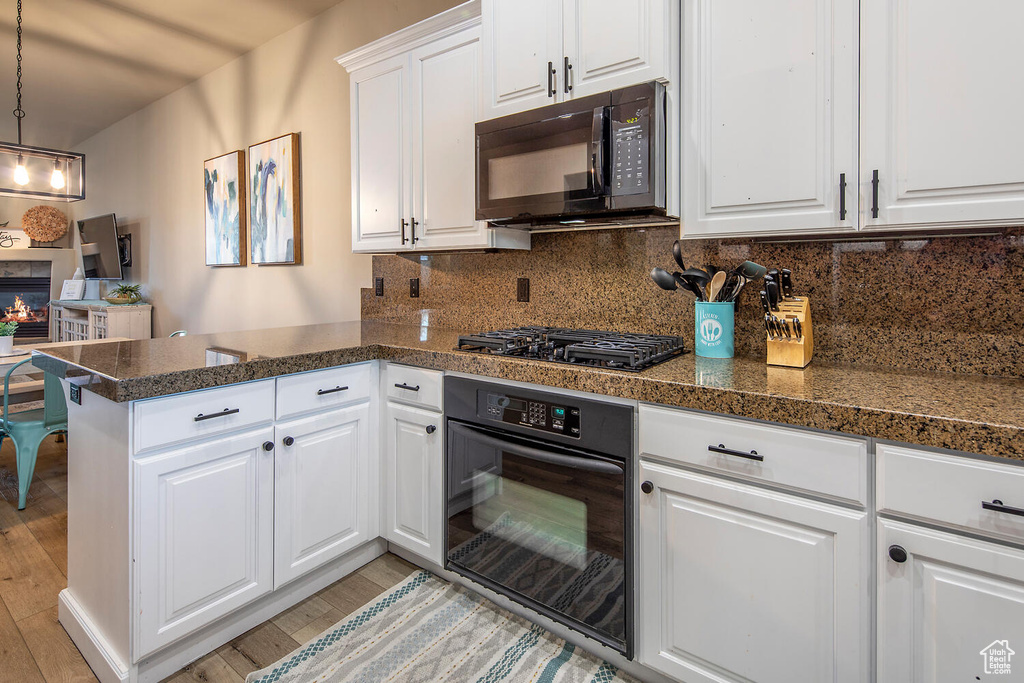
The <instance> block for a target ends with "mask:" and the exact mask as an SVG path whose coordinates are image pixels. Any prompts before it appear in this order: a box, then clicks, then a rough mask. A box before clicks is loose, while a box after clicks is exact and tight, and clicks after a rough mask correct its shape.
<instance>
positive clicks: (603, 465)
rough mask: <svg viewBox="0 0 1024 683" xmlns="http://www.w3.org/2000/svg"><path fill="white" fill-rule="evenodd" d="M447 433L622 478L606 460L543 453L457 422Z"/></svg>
mask: <svg viewBox="0 0 1024 683" xmlns="http://www.w3.org/2000/svg"><path fill="white" fill-rule="evenodd" d="M448 429H449V431H452V432H455V433H458V434H462V435H463V436H466V437H468V438H471V439H474V440H475V441H478V442H479V443H482V444H484V445H487V446H491V447H493V448H498V449H501V450H505V451H509V452H512V453H515V454H516V455H520V456H522V457H524V458H529V459H530V460H537V461H539V462H546V463H549V464H552V465H559V466H561V467H571V468H573V469H577V470H586V471H588V472H599V473H601V474H611V475H615V476H622V473H623V471H622V467H620V466H619V465H616V464H615V463H612V462H608V461H606V460H598V459H596V458H583V457H580V456H578V455H564V454H562V453H552V452H551V451H545V450H542V449H540V448H533V447H532V446H524V445H522V444H518V443H513V442H511V441H505V440H504V439H499V438H497V437H494V436H491V435H490V434H485V433H483V432H481V431H478V430H476V429H473V428H472V427H467V426H466V425H463V424H459V423H458V422H449V423H448Z"/></svg>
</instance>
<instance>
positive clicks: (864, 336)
mask: <svg viewBox="0 0 1024 683" xmlns="http://www.w3.org/2000/svg"><path fill="white" fill-rule="evenodd" d="M677 236H678V228H677V227H672V226H670V227H662V228H634V229H617V230H599V231H586V232H563V233H548V234H535V235H534V236H533V249H532V250H531V251H510V252H498V253H454V254H433V255H431V254H424V255H416V256H411V255H410V256H406V255H403V256H374V257H373V275H374V277H383V278H384V296H382V297H378V296H375V295H374V290H373V289H363V290H362V318H363V319H364V320H381V321H389V322H404V323H429V324H430V325H434V326H440V327H446V328H453V329H459V330H467V331H480V330H488V329H496V328H502V327H510V326H517V325H552V326H565V327H589V328H592V329H608V330H616V331H623V332H625V331H634V332H649V333H660V334H678V335H683V336H684V337H686V338H687V339H688V344H687V346H688V348H692V346H693V298H692V297H691V296H690V295H688V294H683V293H681V292H679V293H676V292H666V291H663V290H661V289H658V287H657V286H655V285H654V283H653V282H651V280H650V278H649V277H648V273H649V272H650V270H651V268H653V267H654V266H661V267H663V268H666V269H668V270H676V269H677V268H676V266H675V265H674V261H673V259H672V242H673V240H675V239H676V237H677ZM682 245H683V258H684V261H685V262H686V263H687V265H690V264H693V265H699V264H702V263H712V264H715V265H717V266H728V267H733V266H735V265H736V264H738V263H740V262H741V261H743V260H746V259H750V260H752V261H756V262H757V263H761V264H764V265H766V266H768V267H772V266H775V267H779V268H790V269H791V270H792V271H793V279H794V290H795V293H796V294H797V295H799V296H805V295H806V296H809V297H810V298H811V315H812V319H813V323H814V342H815V351H814V359H815V360H814V362H819V363H833V364H843V365H857V366H869V367H882V368H886V367H889V368H900V369H919V370H931V371H940V372H962V373H973V374H984V375H1003V376H1012V377H1024V334H1022V325H1024V286H1022V285H1024V228H1019V229H1012V230H1006V231H1000V232H997V233H995V234H988V235H983V236H978V235H974V236H941V237H908V238H900V239H878V240H870V239H866V238H865V237H863V236H860V237H858V238H857V239H855V240H848V241H790V242H786V241H778V242H768V241H751V240H687V241H684V242H683V243H682ZM520 277H526V278H529V279H530V301H529V302H528V303H521V302H517V301H516V278H520ZM410 278H419V280H420V296H419V298H411V297H410V296H409V279H410ZM759 289H760V288H759V287H757V286H754V285H750V286H748V287H747V288H746V289H745V290H744V292H743V293H742V295H741V296H740V301H739V312H738V314H737V318H736V355H738V356H747V357H754V358H764V357H765V353H766V350H765V335H764V329H763V327H762V319H763V313H762V311H761V306H760V303H759V302H758V300H757V292H758V291H759Z"/></svg>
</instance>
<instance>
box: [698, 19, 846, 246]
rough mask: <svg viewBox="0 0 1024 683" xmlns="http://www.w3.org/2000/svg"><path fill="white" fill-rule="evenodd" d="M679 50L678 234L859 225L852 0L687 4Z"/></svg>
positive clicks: (756, 232) (793, 230)
mask: <svg viewBox="0 0 1024 683" xmlns="http://www.w3.org/2000/svg"><path fill="white" fill-rule="evenodd" d="M683 45H684V54H683V74H684V75H683V79H682V80H683V84H684V85H683V90H684V97H683V107H682V109H683V115H682V118H683V122H682V131H683V135H682V146H683V151H682V157H683V191H682V194H683V225H682V233H683V235H684V236H687V237H708V236H717V235H737V234H743V235H761V234H771V233H774V232H779V231H785V232H790V233H797V232H802V231H817V232H821V231H829V232H835V231H840V230H854V229H856V226H857V2H856V1H855V0H769V1H767V2H766V1H765V0H726V1H724V2H723V0H684V2H683ZM843 180H845V183H846V188H845V195H844V194H841V189H840V188H841V187H842V181H843ZM843 209H845V215H844V214H843Z"/></svg>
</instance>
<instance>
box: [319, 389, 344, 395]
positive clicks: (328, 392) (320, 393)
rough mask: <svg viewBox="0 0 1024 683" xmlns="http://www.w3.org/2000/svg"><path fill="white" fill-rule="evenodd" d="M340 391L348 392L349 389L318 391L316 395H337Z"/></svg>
mask: <svg viewBox="0 0 1024 683" xmlns="http://www.w3.org/2000/svg"><path fill="white" fill-rule="evenodd" d="M339 391H348V387H334V388H333V389H317V390H316V395H317V396H323V395H325V394H336V393H338V392H339Z"/></svg>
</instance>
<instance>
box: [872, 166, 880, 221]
mask: <svg viewBox="0 0 1024 683" xmlns="http://www.w3.org/2000/svg"><path fill="white" fill-rule="evenodd" d="M871 217H872V218H878V169H877V168H876V169H875V170H874V171H872V172H871Z"/></svg>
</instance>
